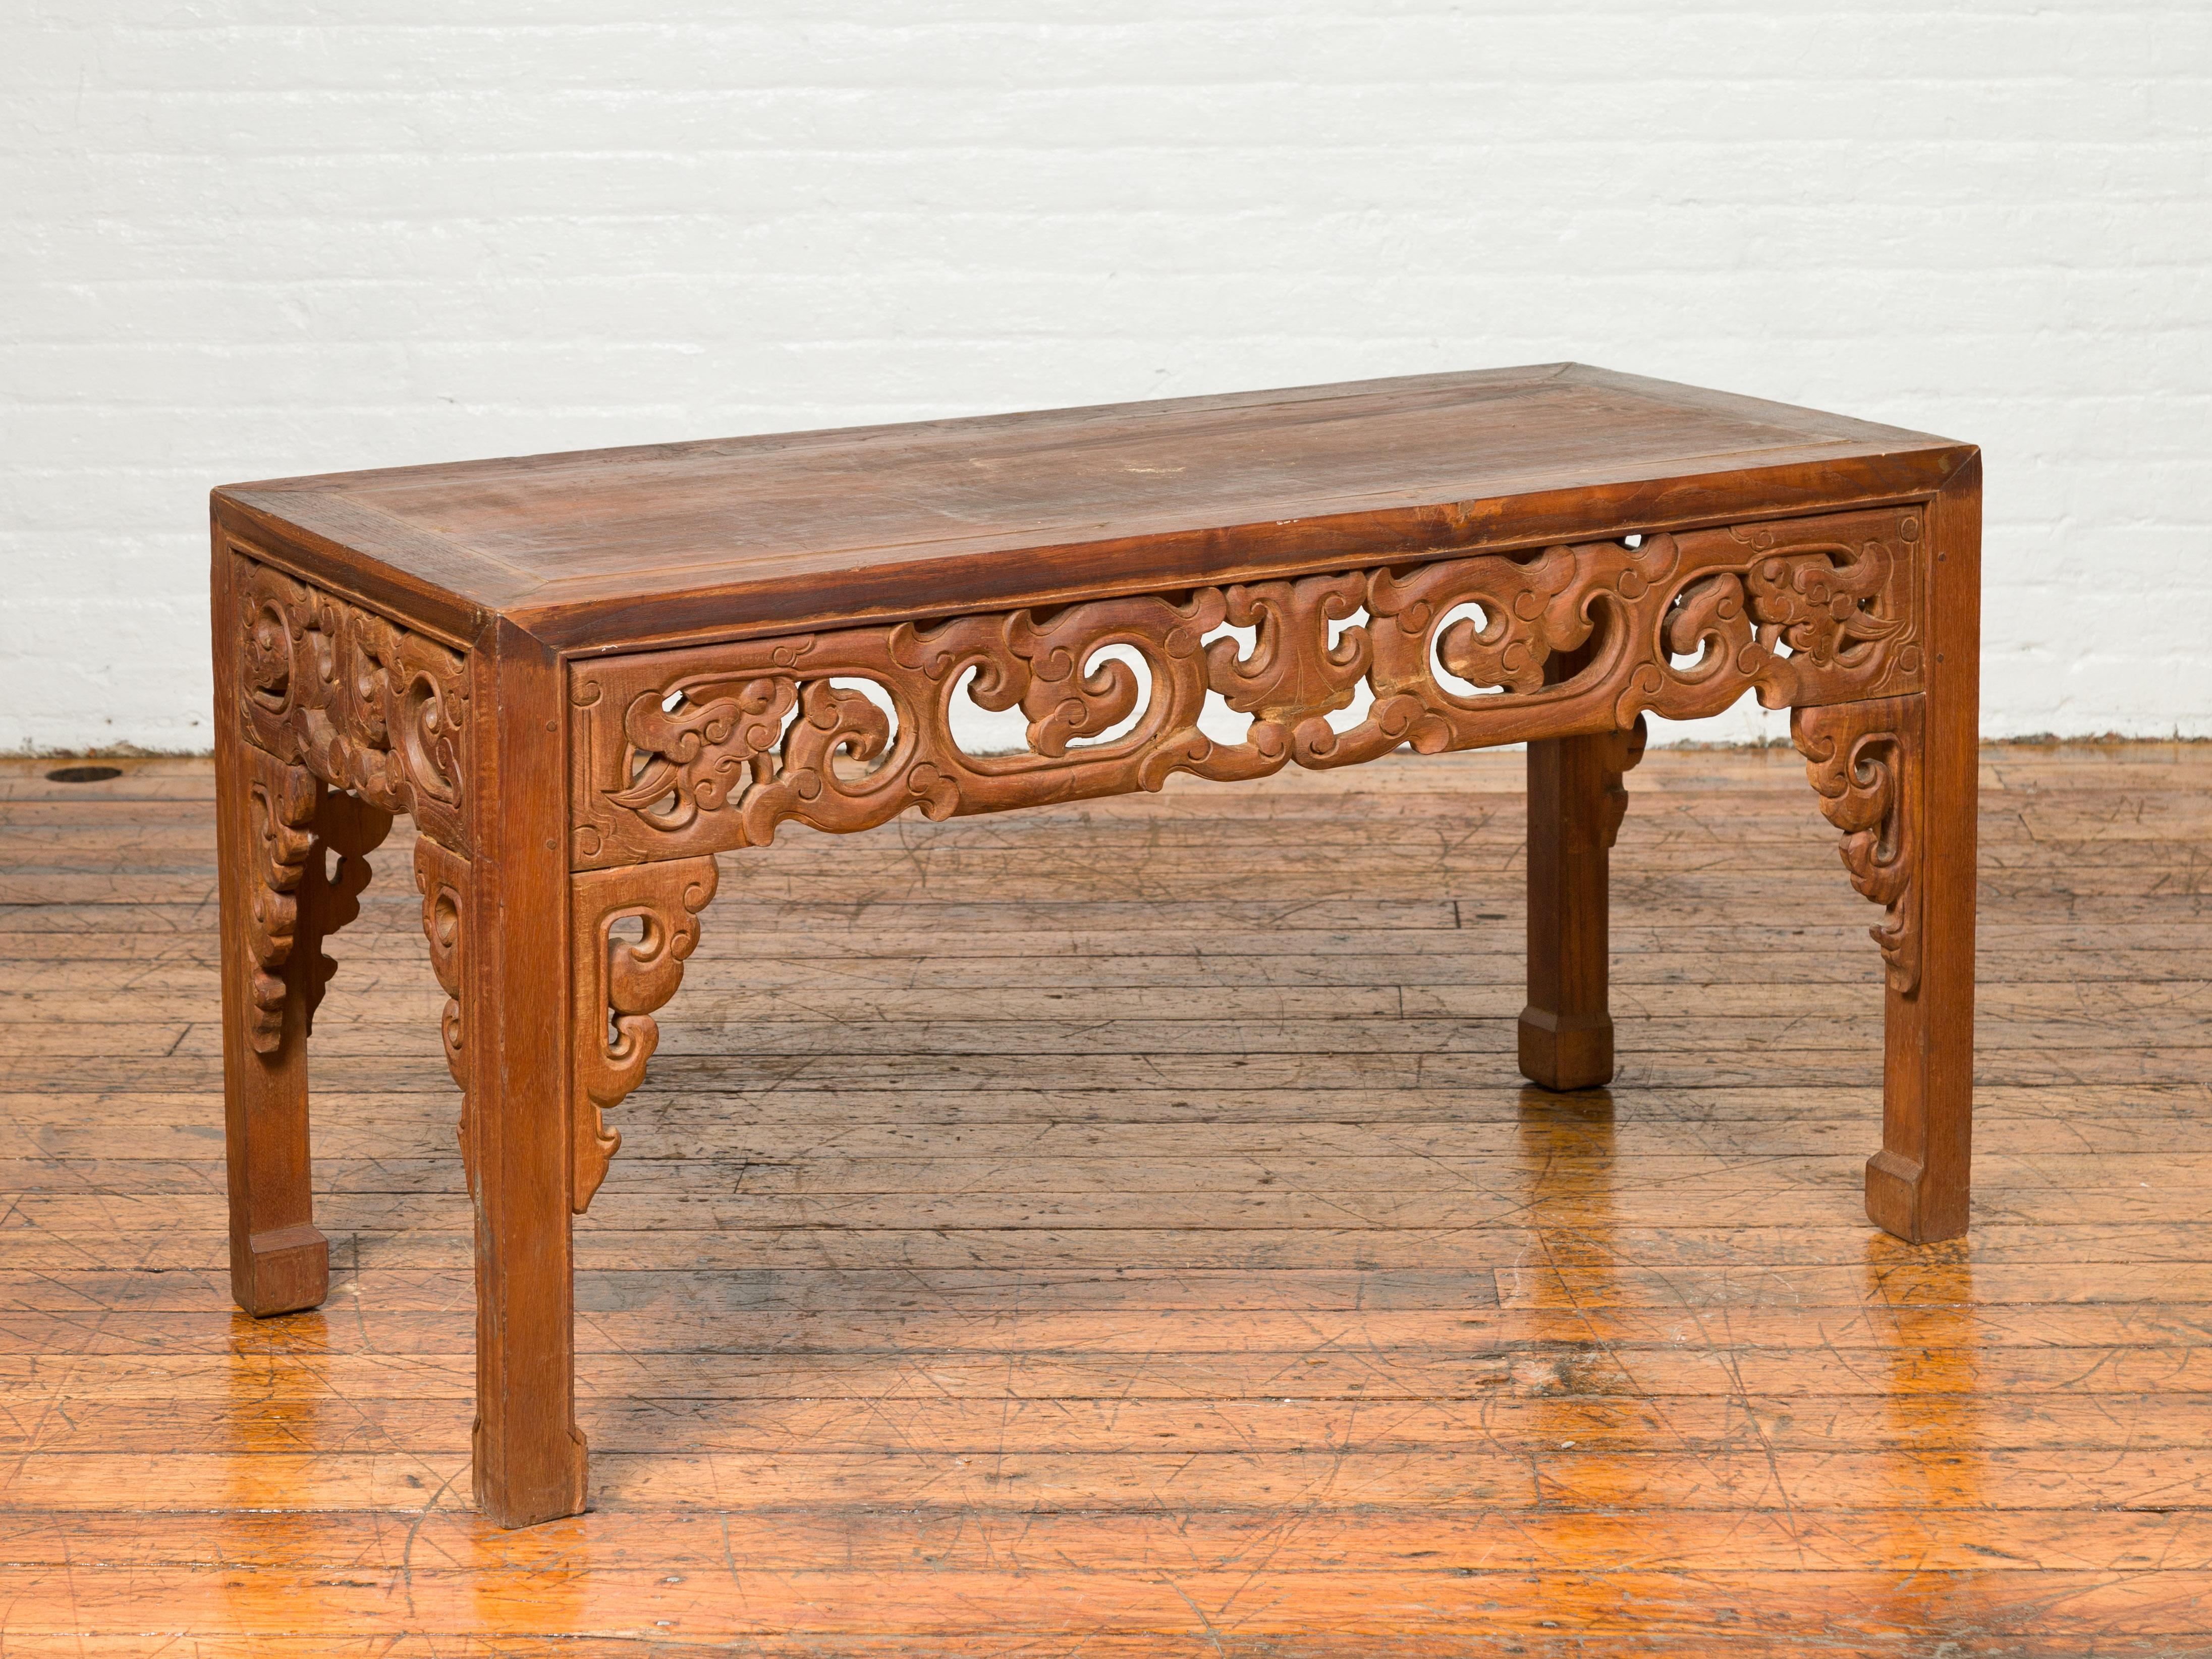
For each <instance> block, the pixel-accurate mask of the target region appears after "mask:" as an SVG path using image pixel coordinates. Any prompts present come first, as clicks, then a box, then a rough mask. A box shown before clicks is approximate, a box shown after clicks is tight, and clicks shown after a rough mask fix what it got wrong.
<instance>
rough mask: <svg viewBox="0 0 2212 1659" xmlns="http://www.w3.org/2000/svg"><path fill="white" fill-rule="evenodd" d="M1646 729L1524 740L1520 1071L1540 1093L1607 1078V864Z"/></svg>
mask: <svg viewBox="0 0 2212 1659" xmlns="http://www.w3.org/2000/svg"><path fill="white" fill-rule="evenodd" d="M1643 754H1644V721H1643V720H1642V719H1641V718H1640V717H1639V718H1638V720H1637V722H1636V726H1635V729H1634V730H1632V731H1629V732H1601V733H1599V734H1597V735H1596V736H1594V737H1582V738H1544V739H1541V740H1539V741H1536V742H1533V743H1531V744H1529V745H1528V1006H1526V1007H1525V1008H1523V1009H1522V1011H1521V1033H1520V1045H1521V1072H1522V1076H1524V1077H1526V1078H1528V1079H1529V1080H1530V1081H1531V1082H1534V1083H1539V1084H1541V1085H1543V1086H1544V1087H1545V1088H1547V1089H1562V1090H1564V1089H1594V1088H1595V1087H1597V1086H1598V1085H1600V1084H1603V1083H1609V1082H1611V1081H1612V1080H1613V1012H1612V1010H1611V1008H1610V1007H1609V1006H1608V986H1607V978H1608V975H1609V972H1610V961H1609V957H1610V951H1611V948H1612V947H1611V943H1610V940H1609V939H1608V916H1607V908H1608V905H1609V902H1610V901H1609V898H1608V896H1607V890H1606V889H1607V864H1608V861H1609V860H1610V858H1611V854H1612V848H1613V837H1614V836H1615V835H1616V834H1617V833H1618V832H1619V830H1620V822H1621V817H1622V815H1623V813H1624V812H1626V810H1627V806H1628V796H1627V793H1626V791H1625V790H1623V789H1622V787H1621V779H1622V777H1623V775H1625V774H1626V772H1627V771H1628V770H1629V769H1630V768H1632V767H1633V766H1634V765H1635V764H1636V763H1637V762H1638V760H1639V759H1641V758H1642V757H1643Z"/></svg>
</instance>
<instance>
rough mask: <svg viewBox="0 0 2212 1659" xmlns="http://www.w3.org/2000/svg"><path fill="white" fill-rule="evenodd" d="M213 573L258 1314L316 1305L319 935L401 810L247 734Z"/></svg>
mask: <svg viewBox="0 0 2212 1659" xmlns="http://www.w3.org/2000/svg"><path fill="white" fill-rule="evenodd" d="M215 571H216V580H215V588H214V594H215V635H216V649H215V664H216V707H217V708H218V709H219V710H221V711H222V713H221V716H220V717H219V718H218V719H217V720H216V733H215V738H216V741H215V749H216V872H217V873H216V879H217V885H218V890H219V893H220V904H219V917H220V930H221V931H220V943H219V945H218V950H219V951H220V954H221V957H222V1057H223V1067H222V1072H223V1127H224V1152H225V1156H226V1160H227V1163H228V1186H229V1193H230V1285H231V1295H232V1297H234V1299H235V1300H236V1302H237V1304H238V1305H239V1306H240V1308H242V1309H244V1310H246V1312H247V1313H250V1314H252V1315H253V1316H255V1317H257V1318H265V1317H268V1316H272V1315H276V1314H286V1313H296V1312H298V1311H300V1310H302V1309H306V1308H313V1307H318V1306H319V1305H320V1304H321V1303H322V1300H323V1297H325V1294H327V1292H328V1291H329V1288H330V1244H329V1242H328V1241H327V1240H326V1239H325V1237H323V1234H322V1232H321V1231H320V1230H319V1228H317V1227H316V1225H314V1200H313V1196H312V1188H311V1175H312V1171H311V1167H310V1162H309V1152H308V1137H307V1036H308V1034H309V1032H310V1031H311V1030H313V1026H314V1016H315V1007H316V1005H317V1004H318V1003H319V1001H320V1000H321V999H322V994H323V988H324V986H325V984H326V983H327V981H329V979H330V976H331V972H332V970H333V969H334V967H335V964H334V963H332V962H331V959H330V958H329V957H325V955H324V954H323V952H322V943H323V940H324V939H326V938H328V937H329V936H330V935H331V934H332V933H336V932H337V930H338V929H339V928H341V927H344V926H345V925H346V923H348V922H349V921H352V920H353V919H354V918H355V917H356V915H359V914H360V905H359V902H358V901H359V898H360V895H361V892H362V889H363V888H364V887H366V886H367V885H368V854H369V853H370V852H371V851H372V850H373V849H374V848H375V847H376V846H377V845H378V844H379V843H380V842H382V841H383V839H384V837H385V836H386V833H387V832H388V831H389V830H390V829H391V828H392V817H391V815H390V814H389V813H387V812H386V811H382V810H381V809H380V808H378V807H375V806H373V805H369V804H368V802H366V801H363V800H362V799H359V798H358V797H356V796H353V795H349V794H345V793H341V792H338V791H335V790H331V789H328V788H326V787H325V786H324V785H323V784H322V783H321V781H319V780H318V779H317V778H316V777H315V775H313V773H312V772H310V771H308V770H307V768H305V767H304V766H301V765H298V764H295V763H291V762H288V761H285V760H283V759H280V758H279V757H276V756H275V755H272V754H270V752H269V751H268V750H264V749H261V748H258V747H256V746H255V745H254V744H252V743H249V742H248V741H247V740H246V732H245V725H244V721H243V720H242V719H241V718H240V714H241V711H240V704H239V702H238V699H239V697H240V675H239V665H238V659H237V652H236V649H235V641H234V637H233V635H232V633H231V629H232V627H233V626H234V615H235V603H236V595H235V594H234V591H233V589H232V587H231V586H230V581H229V576H230V572H231V562H230V560H229V559H228V555H227V553H226V552H225V551H224V550H222V548H221V546H220V544H218V549H217V556H216V567H215Z"/></svg>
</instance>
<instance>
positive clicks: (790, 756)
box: [570, 508, 1923, 868]
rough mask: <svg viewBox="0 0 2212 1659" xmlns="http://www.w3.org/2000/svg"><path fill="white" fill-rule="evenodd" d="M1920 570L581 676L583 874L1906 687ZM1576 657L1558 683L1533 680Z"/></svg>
mask: <svg viewBox="0 0 2212 1659" xmlns="http://www.w3.org/2000/svg"><path fill="white" fill-rule="evenodd" d="M1920 548H1921V520H1920V515H1919V513H1918V511H1917V509H1911V508H1885V509H1881V510H1877V511H1869V512H1863V513H1845V514H1832V515H1828V516H1826V517H1821V518H1815V519H1805V520H1784V521H1779V522H1776V523H1772V524H1761V525H1755V526H1746V527H1741V528H1737V529H1719V530H1707V531H1695V532H1684V533H1681V534H1677V535H1655V536H1651V537H1648V538H1643V539H1642V540H1641V541H1640V542H1639V543H1638V544H1637V545H1635V546H1630V545H1628V544H1626V543H1625V542H1622V543H1616V542H1597V543H1588V544H1580V545H1576V546H1559V547H1553V548H1548V549H1544V550H1536V551H1534V552H1531V553H1528V554H1517V555H1516V554H1504V553H1498V554H1479V555H1474V556H1468V557H1463V558H1456V559H1441V560H1429V561H1427V562H1422V563H1419V564H1414V565H1410V566H1389V565H1385V566H1383V567H1380V568H1370V569H1364V570H1350V571H1345V572H1340V573H1334V574H1322V575H1317V576H1310V577H1300V578H1297V579H1294V580H1283V581H1273V582H1264V583H1253V584H1248V585H1244V586H1231V587H1227V588H1212V587H1207V588H1198V589H1194V590H1192V591H1190V592H1186V593H1182V594H1180V595H1167V596H1158V595H1136V596H1131V597H1127V598H1120V599H1099V600H1092V601H1085V602H1083V603H1079V604H1075V605H1067V606H1065V607H1063V608H1061V609H1060V610H1058V611H1052V612H1042V611H1012V612H1006V613H1000V614H996V615H988V616H973V617H957V618H955V619H953V620H951V621H948V622H944V623H935V624H930V625H927V626H917V625H915V624H912V623H900V624H896V625H894V626H889V627H880V628H855V629H839V630H836V631H834V632H823V633H818V634H811V635H789V636H783V637H778V638H771V639H762V640H750V641H734V642H732V643H729V644H725V645H716V646H704V647H692V648H687V649H684V650H679V651H668V652H657V653H647V654H641V655H637V656H631V657H615V658H609V659H599V660H594V661H591V662H587V663H582V664H579V665H576V666H575V667H574V669H573V670H572V672H571V680H570V698H571V702H572V703H573V704H574V719H573V720H572V737H571V743H572V749H571V788H570V796H571V801H572V805H573V811H574V843H573V852H574V862H575V864H576V865H577V866H578V867H580V868H605V867H610V866H619V865H624V864H630V863H636V862H639V861H642V860H665V859H671V858H680V857H692V856H696V855H698V854H702V853H708V852H712V851H716V850H720V849H726V848H739V847H747V846H758V845H762V844H764V843H765V842H768V841H769V840H770V839H772V838H773V836H774V835H775V829H776V827H777V826H778V825H779V824H780V823H786V822H793V821H795V822H799V823H805V824H808V825H810V826H811V827H813V828H816V829H824V830H831V831H846V830H854V829H866V828H869V827H871V826H872V825H875V824H878V823H884V822H886V821H887V820H889V819H890V818H892V817H896V816H897V815H898V814H899V813H901V812H903V811H908V810H910V809H915V808H918V809H920V810H921V811H922V812H923V813H924V814H925V815H927V816H928V817H933V818H942V817H950V816H951V815H953V814H956V813H969V812H986V811H1001V810H1005V809H1006V808H1010V807H1018V806H1027V805H1042V804H1047V803H1050V802H1054V801H1064V800H1073V799H1085V798H1087V797H1091V796H1097V795H1109V794H1117V793H1127V792H1129V791H1131V790H1135V789H1157V788H1158V787H1160V786H1161V785H1162V784H1163V783H1164V782H1165V781H1166V780H1167V779H1168V777H1169V776H1170V775H1173V774H1175V773H1177V772H1188V773H1191V774H1194V775H1197V776H1200V777H1205V778H1212V779H1234V778H1251V777H1260V776H1264V775H1267V774H1269V773H1271V772H1273V771H1276V770H1278V769H1280V768H1282V767H1283V766H1285V765H1286V764H1290V763H1293V762H1295V763H1297V764H1299V765H1303V766H1309V767H1332V766H1341V765H1348V764H1351V763H1355V762H1359V761H1364V760H1370V759H1374V758H1376V757H1379V756H1381V755H1383V754H1387V753H1389V751H1390V750H1393V749H1395V748H1396V747H1398V746H1399V745H1400V744H1410V745H1411V746H1412V747H1413V748H1414V749H1415V750H1419V751H1421V752H1423V753H1436V752H1439V751H1442V750H1451V749H1463V748H1474V747H1480V746H1482V745H1486V744H1503V743H1512V742H1518V741H1523V740H1526V739H1529V738H1551V737H1570V736H1577V735H1584V734H1592V733H1598V732H1626V731H1627V730H1629V729H1631V728H1632V727H1633V726H1634V725H1635V723H1636V721H1637V720H1638V717H1639V716H1640V715H1642V714H1644V713H1646V712H1647V711H1648V712H1650V713H1652V714H1658V715H1662V716H1664V717H1666V718H1668V719H1674V720H1688V719H1694V718H1699V717H1702V716H1705V715H1710V714H1718V713H1719V712H1721V710H1723V709H1724V708H1727V707H1728V706H1729V704H1730V703H1732V702H1735V699H1736V698H1737V697H1739V696H1741V695H1742V694H1743V693H1744V692H1745V691H1746V690H1753V691H1755V692H1756V693H1757V695H1758V696H1759V700H1760V701H1761V702H1764V703H1765V704H1766V705H1767V706H1769V707H1771V708H1785V707H1790V706H1793V705H1794V706H1808V705H1818V704H1825V703H1829V702H1847V701H1854V700H1858V699H1864V698H1869V697H1878V696H1894V695H1899V694H1903V693H1906V692H1911V691H1915V690H1918V689H1919V688H1920V686H1921V684H1922V676H1923V665H1922V661H1921V656H1922V647H1921V642H1920V641H1921V623H1920V617H1919V610H1918V606H1919V597H1918V596H1919V584H1918V580H1917V572H1918V568H1919V565H1918V561H1919V554H1920ZM1362 611H1364V613H1365V614H1364V617H1363V616H1362V615H1361V612H1362ZM1230 629H1248V630H1249V643H1247V642H1245V641H1243V640H1240V639H1239V638H1237V637H1235V636H1232V635H1231V634H1230V633H1229V631H1228V630H1230ZM1114 647H1123V648H1125V649H1126V650H1127V651H1128V652H1132V653H1134V654H1135V655H1136V656H1138V657H1139V658H1140V659H1141V660H1142V661H1143V663H1144V665H1145V669H1144V672H1143V673H1142V674H1141V675H1140V674H1139V673H1138V672H1137V671H1135V670H1133V668H1132V667H1131V666H1130V665H1128V664H1127V663H1126V662H1123V661H1121V660H1117V659H1116V656H1109V655H1106V654H1103V653H1107V652H1109V650H1110V649H1112V648H1114ZM1565 653H1575V654H1576V655H1577V659H1579V660H1580V664H1581V665H1580V666H1578V667H1577V668H1576V669H1575V670H1574V671H1573V672H1571V673H1569V674H1565V675H1561V674H1559V673H1556V672H1553V671H1547V665H1551V664H1553V661H1554V659H1556V658H1558V657H1559V656H1561V655H1563V654H1565ZM1147 681H1148V682H1149V684H1148V685H1147V684H1146V682H1147ZM855 682H867V683H870V684H872V685H873V686H874V687H875V688H877V690H878V692H879V693H880V696H879V697H872V696H869V695H868V694H867V693H866V692H864V691H862V690H860V689H859V688H858V686H857V684H854V683H855ZM963 687H964V688H965V694H966V695H967V696H969V698H971V699H972V701H973V702H975V704H976V705H977V706H978V707H979V708H982V709H985V710H996V711H1009V710H1012V709H1015V708H1019V709H1020V710H1021V712H1022V714H1024V717H1025V726H1026V738H1027V746H1026V749H1025V750H1024V752H1019V753H1015V754H1011V755H998V754H988V755H987V754H976V753H971V752H969V751H968V750H965V749H963V747H962V746H961V745H960V744H959V743H958V742H957V740H956V739H955V738H954V736H953V731H952V718H951V705H952V702H953V699H954V697H955V696H956V694H957V693H959V692H960V691H961V690H962V689H963ZM1363 687H1364V690H1366V692H1367V693H1368V695H1369V697H1370V702H1369V706H1368V707H1367V708H1366V709H1365V710H1364V716H1363V717H1362V718H1360V719H1358V720H1353V719H1352V718H1351V712H1352V706H1353V705H1354V703H1355V702H1356V700H1357V698H1358V694H1359V692H1360V690H1361V689H1362V688H1363ZM1209 693H1212V694H1215V695H1216V696H1218V697H1219V698H1220V699H1221V700H1222V702H1225V704H1226V705H1227V708H1229V709H1230V710H1231V711H1233V712H1235V713H1237V714H1249V716H1250V717H1251V720H1250V726H1249V730H1248V731H1247V732H1246V733H1245V735H1244V737H1243V739H1242V740H1241V741H1237V742H1226V741H1223V740H1221V739H1220V738H1216V737H1214V736H1211V735H1209V734H1208V732H1206V731H1205V730H1202V729H1201V727H1200V714H1201V713H1202V712H1203V711H1204V710H1205V709H1206V702H1207V697H1208V694H1209ZM885 703H887V704H888V705H889V708H888V710H887V709H886V708H884V707H882V706H880V705H881V704H885ZM1117 724H1126V725H1127V730H1125V731H1121V732H1115V726H1117ZM1217 729H1218V728H1217ZM1109 732H1113V733H1114V735H1112V736H1110V737H1109V736H1107V735H1106V734H1108V733H1109Z"/></svg>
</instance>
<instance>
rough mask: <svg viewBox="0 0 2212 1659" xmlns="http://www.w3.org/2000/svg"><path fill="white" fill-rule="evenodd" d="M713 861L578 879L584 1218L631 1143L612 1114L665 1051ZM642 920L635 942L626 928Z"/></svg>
mask: <svg viewBox="0 0 2212 1659" xmlns="http://www.w3.org/2000/svg"><path fill="white" fill-rule="evenodd" d="M717 879H718V872H717V871H716V869H715V867H714V859H713V857H712V856H711V855H709V856H707V857H703V858H689V859H673V860H667V861H665V862H663V863H659V864H638V865H630V866H626V867H623V868H621V869H615V870H592V871H584V872H579V873H577V874H575V875H573V876H571V877H570V878H568V892H569V903H570V907H571V908H570V927H571V928H572V930H573V931H572V933H571V935H570V939H569V945H570V949H571V950H572V951H573V952H574V957H573V960H574V969H573V970H572V972H573V975H574V980H573V989H572V997H573V1005H574V1026H573V1030H572V1031H571V1038H570V1040H571V1041H572V1042H573V1043H574V1066H575V1079H574V1089H573V1091H572V1098H571V1101H570V1108H569V1109H570V1115H571V1134H572V1146H573V1148H574V1152H573V1156H572V1158H571V1161H570V1167H569V1179H570V1183H571V1185H570V1194H569V1197H570V1203H571V1206H572V1207H573V1208H574V1210H575V1212H576V1213H577V1214H578V1215H581V1214H583V1213H584V1212H585V1211H586V1210H587V1209H589V1208H590V1207H591V1203H592V1194H594V1193H596V1192H598V1191H599V1183H600V1182H602V1181H604V1180H605V1179H606V1175H607V1166H608V1164H610V1163H611V1162H612V1161H613V1158H614V1155H615V1152H616V1151H617V1149H618V1148H619V1147H620V1146H622V1136H621V1134H620V1133H619V1132H617V1131H615V1130H611V1129H609V1128H608V1127H606V1116H605V1114H606V1113H607V1112H608V1111H609V1110H610V1109H612V1108H614V1107H616V1106H618V1105H620V1104H621V1103H622V1102H623V1099H624V1097H627V1096H628V1095H629V1092H630V1091H631V1090H633V1089H635V1088H636V1087H637V1085H639V1083H641V1081H643V1080H644V1078H645V1063H646V1061H647V1060H650V1059H652V1058H653V1050H654V1049H655V1048H658V1047H659V1044H660V1028H659V1025H658V1024H655V1023H654V1021H653V1011H654V1010H655V1009H657V1008H659V1006H661V1005H662V1004H664V1003H665V1002H666V1001H667V1000H669V998H671V997H672V996H674V995H675V994H676V987H678V985H680V984H682V983H683V981H684V958H685V957H689V956H690V954H691V952H692V951H693V950H694V949H696V947H697V945H698V943H699V912H700V911H702V910H703V909H705V908H706V907H707V902H708V900H709V899H711V898H713V897H714V885H715V883H716V880H717ZM626 921H635V922H636V923H637V924H638V931H637V933H635V936H629V935H624V934H619V933H617V932H616V929H617V926H618V925H619V924H621V923H623V922H626Z"/></svg>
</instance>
